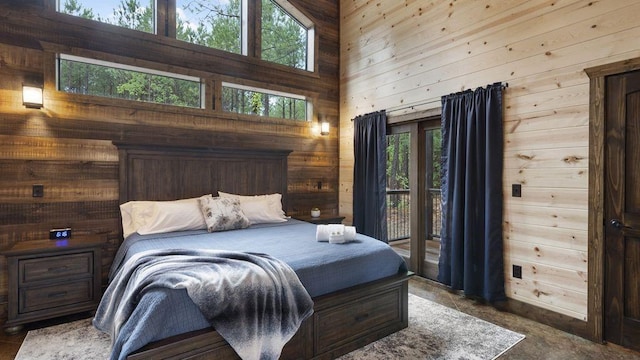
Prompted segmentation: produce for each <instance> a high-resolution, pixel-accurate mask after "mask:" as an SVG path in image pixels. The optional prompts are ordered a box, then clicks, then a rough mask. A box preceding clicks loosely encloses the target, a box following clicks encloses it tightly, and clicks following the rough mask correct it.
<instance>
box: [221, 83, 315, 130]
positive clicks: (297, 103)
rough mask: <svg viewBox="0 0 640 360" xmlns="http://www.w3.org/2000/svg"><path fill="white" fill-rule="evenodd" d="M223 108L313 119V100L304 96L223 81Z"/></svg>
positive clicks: (248, 112)
mask: <svg viewBox="0 0 640 360" xmlns="http://www.w3.org/2000/svg"><path fill="white" fill-rule="evenodd" d="M222 110H224V111H226V112H234V113H239V114H245V115H254V116H261V117H271V118H279V119H291V120H300V121H309V120H311V114H312V113H313V111H312V110H313V109H312V108H311V102H310V101H307V99H306V98H305V97H304V96H301V95H296V94H290V93H285V92H280V91H273V90H266V89H260V88H256V87H250V86H242V85H238V84H231V83H222Z"/></svg>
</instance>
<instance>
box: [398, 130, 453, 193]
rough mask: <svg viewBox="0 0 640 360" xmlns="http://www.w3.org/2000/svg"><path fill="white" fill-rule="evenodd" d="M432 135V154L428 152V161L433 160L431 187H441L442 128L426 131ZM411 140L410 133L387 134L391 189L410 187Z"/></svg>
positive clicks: (428, 135) (426, 134) (428, 134)
mask: <svg viewBox="0 0 640 360" xmlns="http://www.w3.org/2000/svg"><path fill="white" fill-rule="evenodd" d="M425 136H427V137H430V138H431V139H430V140H431V144H432V145H431V146H430V147H427V148H428V151H429V149H430V152H431V154H427V161H430V162H431V167H432V171H431V174H427V176H430V179H428V180H430V183H429V184H428V186H429V187H430V188H440V169H441V161H440V158H441V146H442V134H441V132H440V129H436V130H430V131H426V132H425ZM410 149H411V140H410V136H409V133H400V134H394V135H388V136H387V188H388V189H391V190H407V189H409V158H410Z"/></svg>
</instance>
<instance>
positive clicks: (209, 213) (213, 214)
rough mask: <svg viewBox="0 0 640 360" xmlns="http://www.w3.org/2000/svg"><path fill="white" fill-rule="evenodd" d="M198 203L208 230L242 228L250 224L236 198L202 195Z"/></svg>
mask: <svg viewBox="0 0 640 360" xmlns="http://www.w3.org/2000/svg"><path fill="white" fill-rule="evenodd" d="M198 203H199V204H200V211H201V212H202V216H203V218H204V221H205V223H206V224H207V231H208V232H214V231H224V230H235V229H244V228H246V227H248V226H249V225H251V223H250V222H249V219H247V217H246V216H245V215H244V213H243V212H242V209H240V201H239V200H238V199H231V198H219V197H218V198H212V197H204V196H203V197H202V198H200V199H198Z"/></svg>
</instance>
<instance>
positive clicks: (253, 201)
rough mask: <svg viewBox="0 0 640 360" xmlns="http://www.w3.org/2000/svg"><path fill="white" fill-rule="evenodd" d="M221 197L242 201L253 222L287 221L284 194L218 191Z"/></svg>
mask: <svg viewBox="0 0 640 360" xmlns="http://www.w3.org/2000/svg"><path fill="white" fill-rule="evenodd" d="M218 195H220V197H221V198H233V199H238V200H239V201H240V208H241V209H242V212H243V213H244V214H245V215H246V216H247V218H248V219H249V221H250V222H251V224H260V223H274V222H283V221H287V217H286V216H285V213H284V211H283V210H282V195H281V194H278V193H275V194H267V195H254V196H244V195H236V194H229V193H225V192H222V191H218Z"/></svg>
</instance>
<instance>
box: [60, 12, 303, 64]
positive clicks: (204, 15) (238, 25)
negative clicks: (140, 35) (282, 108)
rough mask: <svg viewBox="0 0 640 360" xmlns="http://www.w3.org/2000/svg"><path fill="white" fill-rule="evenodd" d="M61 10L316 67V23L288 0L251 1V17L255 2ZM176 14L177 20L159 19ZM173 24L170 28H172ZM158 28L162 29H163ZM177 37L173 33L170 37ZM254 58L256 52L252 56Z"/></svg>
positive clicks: (271, 58)
mask: <svg viewBox="0 0 640 360" xmlns="http://www.w3.org/2000/svg"><path fill="white" fill-rule="evenodd" d="M56 1H57V9H58V11H59V12H61V13H65V14H69V15H73V16H78V17H82V18H86V19H90V20H95V21H100V22H105V23H108V24H112V25H116V26H121V27H125V28H129V29H134V30H139V31H144V32H147V33H152V34H175V37H176V39H178V40H181V41H185V42H188V43H192V44H197V45H201V46H206V47H210V48H215V49H219V50H224V51H228V52H231V53H236V54H242V55H248V54H249V52H250V51H249V50H248V46H249V45H248V44H250V43H254V44H255V47H256V48H255V49H254V50H255V51H253V52H252V54H255V56H256V57H259V58H260V59H262V60H265V61H269V62H273V63H277V64H281V65H286V66H289V67H292V68H295V69H304V70H307V71H314V66H315V63H314V61H315V60H314V59H315V54H314V49H315V45H314V41H315V40H314V39H315V27H314V24H313V22H312V21H311V20H310V19H309V18H308V17H307V16H305V15H304V14H303V13H302V12H301V11H300V10H298V9H297V8H296V7H295V6H293V5H291V4H290V3H289V2H288V1H286V0H261V1H256V2H255V3H254V2H251V4H252V5H255V6H257V7H259V9H258V10H259V12H260V14H261V16H258V17H257V16H249V15H255V14H249V12H250V11H252V9H254V8H253V7H251V6H249V4H250V1H254V0H175V2H174V1H167V2H165V1H160V2H156V0H56ZM160 6H162V7H163V8H162V10H164V11H160V13H162V14H173V13H175V21H174V22H170V21H167V19H161V20H157V18H158V15H157V13H158V9H157V7H160ZM248 19H256V26H258V27H259V28H258V29H259V31H260V38H261V41H260V42H259V43H256V41H253V42H251V41H250V39H249V37H252V36H253V31H250V30H249V24H248ZM169 27H170V28H169ZM158 28H159V29H160V30H158ZM170 36H173V35H170ZM252 56H253V55H252Z"/></svg>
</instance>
